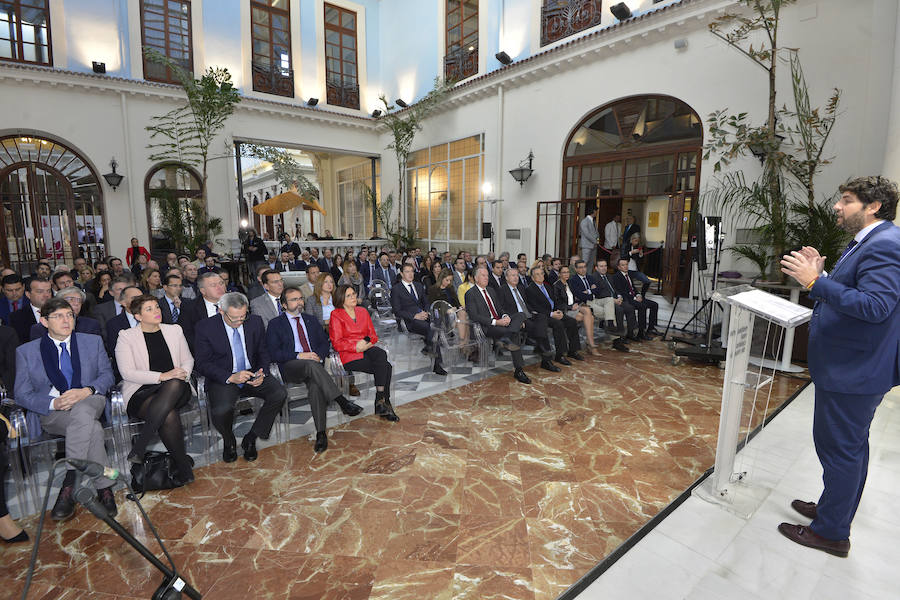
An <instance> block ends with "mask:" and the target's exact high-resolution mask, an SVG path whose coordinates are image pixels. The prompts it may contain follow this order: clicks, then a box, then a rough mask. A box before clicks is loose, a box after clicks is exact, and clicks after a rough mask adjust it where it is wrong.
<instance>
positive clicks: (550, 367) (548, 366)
mask: <svg viewBox="0 0 900 600" xmlns="http://www.w3.org/2000/svg"><path fill="white" fill-rule="evenodd" d="M541 368H542V369H544V370H545V371H550V372H551V373H559V372H560V371H562V369H560V368H559V367H557V366H556V365H554V364H553V361H551V360H550V359H549V358H548V359H545V360H542V361H541Z"/></svg>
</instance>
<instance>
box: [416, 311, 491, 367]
mask: <svg viewBox="0 0 900 600" xmlns="http://www.w3.org/2000/svg"><path fill="white" fill-rule="evenodd" d="M430 312H431V327H432V328H433V329H434V330H435V343H436V344H438V346H439V347H440V349H441V359H442V361H443V364H444V368H445V369H446V370H447V372H448V374H449V377H450V378H452V377H453V370H454V368H455V367H460V366H465V364H466V362H467V361H469V358H470V357H471V356H472V354H473V353H477V357H478V358H477V362H476V363H475V365H476V366H478V367H482V368H489V367H491V366H493V356H494V355H493V352H492V351H491V346H492V344H491V340H489V339H487V338H486V337H485V335H484V332H483V331H482V329H481V327H479V326H478V325H477V324H476V323H473V322H472V321H469V320H465V321H463V320H461V319H460V318H459V315H460V311H458V309H456V308H454V307H453V306H452V305H451V304H450V303H449V302H447V301H446V300H437V301H436V302H433V303H432V304H431V308H430ZM448 381H449V379H448Z"/></svg>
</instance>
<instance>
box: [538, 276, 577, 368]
mask: <svg viewBox="0 0 900 600" xmlns="http://www.w3.org/2000/svg"><path fill="white" fill-rule="evenodd" d="M544 272H545V270H544V267H543V266H541V265H536V266H534V267H532V269H531V285H529V286H528V289H526V290H525V297H526V298H527V299H528V302H529V304H530V306H531V307H532V310H534V312H536V313H540V314H542V315H546V316H547V326H548V327H549V328H550V330H551V331H552V332H553V344H554V345H555V346H556V356H555V357H554V358H553V360H554V361H555V362H558V363H559V364H561V365H565V366H569V365H571V364H572V363H571V362H570V361H569V360H568V358H566V356H568V357H569V358H574V359H575V360H584V357H583V356H581V354H580V353H579V350H581V338H580V337H579V336H578V321H576V320H575V319H573V318H572V317H570V316H569V315H567V314H566V313H565V311H563V310H560V309H559V308H557V307H556V303H555V300H554V296H553V295H554V292H553V288H552V287H551V286H549V285H548V284H547V282H546V281H545V280H544Z"/></svg>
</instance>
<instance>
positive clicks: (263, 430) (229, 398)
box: [206, 375, 287, 445]
mask: <svg viewBox="0 0 900 600" xmlns="http://www.w3.org/2000/svg"><path fill="white" fill-rule="evenodd" d="M206 389H207V392H208V393H209V410H210V412H211V417H212V422H213V426H214V427H215V428H216V430H217V431H218V432H219V433H220V434H222V437H223V438H224V439H225V443H226V444H228V445H234V443H235V442H234V432H233V431H232V429H233V428H234V403H235V402H237V401H238V398H249V397H256V398H262V399H263V405H262V407H261V408H260V409H259V414H257V415H256V420H255V421H253V427H251V428H250V431H252V432H253V433H255V434H256V436H257V437H260V438H262V439H264V440H267V439H269V434H270V433H271V432H272V425H273V424H274V423H275V417H277V416H278V413H279V411H281V407H282V406H284V402H285V400H287V392H286V391H285V389H284V386H283V385H281V384H280V383H278V380H277V379H275V378H274V377H272V376H271V375H266V376H265V377H264V378H263V382H262V383H261V384H259V385H258V386H256V387H253V386H252V385H247V384H244V386H243V387H238V386H237V385H235V384H233V383H218V382H215V383H214V382H211V381H209V380H208V379H207V381H206Z"/></svg>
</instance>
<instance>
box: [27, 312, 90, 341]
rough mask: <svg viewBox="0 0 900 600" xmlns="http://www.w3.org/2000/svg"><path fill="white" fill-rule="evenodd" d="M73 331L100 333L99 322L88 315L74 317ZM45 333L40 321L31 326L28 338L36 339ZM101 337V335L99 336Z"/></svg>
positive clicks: (45, 329)
mask: <svg viewBox="0 0 900 600" xmlns="http://www.w3.org/2000/svg"><path fill="white" fill-rule="evenodd" d="M75 331H77V332H78V333H90V334H92V335H100V333H101V332H100V322H99V321H98V320H97V319H92V318H90V317H78V318H77V319H75ZM45 333H47V328H46V327H44V326H43V325H41V324H40V323H35V324H34V325H32V326H31V332H30V335H31V337H30V338H29V340H36V339H38V338H39V337H41V336H42V335H44V334H45ZM100 337H103V336H100Z"/></svg>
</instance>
